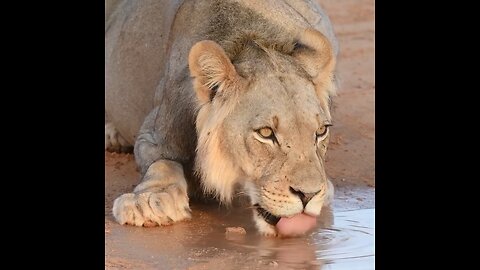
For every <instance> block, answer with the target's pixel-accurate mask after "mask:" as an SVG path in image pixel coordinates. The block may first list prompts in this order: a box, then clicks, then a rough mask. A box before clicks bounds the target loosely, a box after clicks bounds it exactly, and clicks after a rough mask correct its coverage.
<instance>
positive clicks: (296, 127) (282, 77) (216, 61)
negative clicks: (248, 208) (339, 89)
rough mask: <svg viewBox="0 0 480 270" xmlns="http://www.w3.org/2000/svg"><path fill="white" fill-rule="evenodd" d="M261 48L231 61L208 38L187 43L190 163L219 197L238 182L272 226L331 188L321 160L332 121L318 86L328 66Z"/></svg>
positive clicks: (260, 221) (312, 209)
mask: <svg viewBox="0 0 480 270" xmlns="http://www.w3.org/2000/svg"><path fill="white" fill-rule="evenodd" d="M315 32H316V31H315ZM317 33H318V32H316V33H315V34H316V35H317V36H316V37H318V36H319V35H318V34H317ZM320 35H321V34H320ZM319 37H323V36H319ZM322 40H324V39H322ZM260 49H261V50H263V51H264V52H266V56H267V57H268V58H265V59H261V57H254V59H253V60H252V59H250V60H249V59H248V58H246V59H243V60H238V61H235V62H233V63H232V62H231V61H230V59H229V58H228V57H227V56H226V54H225V53H224V52H223V50H222V49H221V47H220V46H218V45H217V44H216V43H214V42H211V41H203V42H200V43H197V45H195V46H194V47H193V48H192V51H191V54H190V59H189V60H190V69H191V72H192V75H193V76H194V77H195V81H194V86H195V89H196V91H197V96H198V98H199V105H200V107H199V112H198V117H197V132H198V146H197V159H196V160H197V163H196V164H197V171H198V172H199V173H200V175H201V177H202V180H203V185H204V187H205V189H206V191H211V192H215V193H216V194H217V195H218V197H219V198H220V199H221V200H223V201H229V200H230V199H231V197H232V193H233V190H234V186H235V184H240V185H242V186H243V187H244V188H245V190H246V193H247V194H248V195H249V196H250V198H251V202H252V205H254V206H256V209H255V214H254V217H255V221H256V224H257V227H258V228H259V230H260V231H261V232H262V233H264V234H276V232H275V224H276V222H278V220H279V219H280V218H281V217H290V216H293V215H296V214H299V213H302V212H304V213H306V214H308V215H312V216H317V215H319V214H320V211H321V209H322V206H323V204H324V202H325V199H326V197H327V194H330V193H331V192H332V191H333V190H331V188H332V187H331V185H330V184H329V181H328V179H327V176H326V173H325V166H324V164H325V153H326V150H327V145H328V138H329V134H330V133H329V126H330V125H331V119H330V112H329V107H328V100H325V99H324V97H326V98H327V99H328V95H329V93H326V94H325V93H324V91H328V90H330V89H329V88H328V87H331V72H332V71H331V70H330V71H329V72H327V73H322V72H316V75H317V76H321V75H322V74H323V76H327V78H321V79H318V78H317V77H314V76H312V74H311V71H312V70H311V69H312V67H311V66H308V64H309V63H308V62H307V63H305V62H302V60H304V59H305V57H306V55H305V54H302V55H296V54H295V52H294V53H292V54H289V55H285V54H282V53H278V52H275V51H274V50H269V49H267V48H260ZM323 52H325V51H323ZM310 53H312V52H311V51H310ZM257 56H258V55H257ZM310 57H311V58H314V57H315V51H314V50H313V53H312V55H310ZM309 60H310V59H309ZM314 60H315V61H313V62H314V63H315V65H318V62H319V59H314ZM265 61H266V62H267V63H266V64H265V63H264V62H265ZM325 66H326V65H324V66H322V68H325ZM327 67H328V68H331V67H330V66H327ZM309 68H310V70H309ZM325 82H329V83H325Z"/></svg>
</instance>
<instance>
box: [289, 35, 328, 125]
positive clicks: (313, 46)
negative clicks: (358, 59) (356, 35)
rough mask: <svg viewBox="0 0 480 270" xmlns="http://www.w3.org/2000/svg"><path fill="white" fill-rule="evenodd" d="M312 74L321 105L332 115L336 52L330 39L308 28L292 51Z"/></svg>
mask: <svg viewBox="0 0 480 270" xmlns="http://www.w3.org/2000/svg"><path fill="white" fill-rule="evenodd" d="M292 56H293V57H295V58H296V59H297V60H298V61H299V62H300V64H301V65H302V66H303V68H304V69H305V71H306V72H307V73H308V74H309V75H310V76H311V78H312V80H313V82H314V84H315V88H316V91H317V95H318V97H319V98H320V101H321V103H322V104H321V105H322V107H323V108H324V110H325V111H326V113H327V114H328V117H330V106H329V101H330V97H331V96H333V95H335V91H336V85H335V80H334V71H335V54H334V51H333V48H332V46H331V43H330V41H329V40H328V39H327V38H326V37H325V36H324V35H323V34H322V33H320V32H319V31H317V30H315V29H312V28H310V29H306V30H305V31H304V32H303V33H301V34H300V35H299V37H298V42H297V44H296V46H295V49H294V51H293V53H292Z"/></svg>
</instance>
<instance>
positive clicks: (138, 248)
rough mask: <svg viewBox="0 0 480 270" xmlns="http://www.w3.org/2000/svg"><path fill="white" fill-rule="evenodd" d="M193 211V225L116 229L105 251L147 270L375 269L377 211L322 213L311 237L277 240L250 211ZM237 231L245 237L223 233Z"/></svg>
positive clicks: (208, 207)
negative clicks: (265, 234)
mask: <svg viewBox="0 0 480 270" xmlns="http://www.w3.org/2000/svg"><path fill="white" fill-rule="evenodd" d="M191 208H192V210H193V215H194V217H193V218H192V220H191V221H189V222H180V223H178V224H175V225H174V226H165V227H154V228H139V227H133V226H120V225H118V226H113V225H112V230H111V232H110V234H109V236H110V237H109V238H108V241H109V242H108V243H107V244H106V249H107V248H108V250H109V251H112V250H114V251H115V252H121V253H120V254H122V255H121V256H122V258H123V257H127V258H130V259H131V260H135V261H140V262H145V263H147V264H148V265H149V266H151V268H149V269H191V270H199V269H222V270H223V269H226V270H229V269H232V270H233V269H234V270H237V269H277V270H278V269H321V270H347V269H348V270H357V269H359V270H362V269H368V270H370V269H375V262H374V260H375V244H374V239H375V225H374V223H375V209H363V210H355V211H340V212H339V211H335V212H334V214H332V211H331V210H329V209H324V210H323V211H322V216H321V217H319V220H318V221H319V226H318V228H317V229H316V230H315V231H314V232H313V233H311V234H310V235H308V236H306V237H299V238H286V239H278V238H271V237H262V236H260V235H259V234H258V233H257V232H256V229H255V228H254V224H253V222H252V209H250V208H249V207H248V206H247V207H242V206H238V207H232V208H229V209H225V208H222V207H219V206H218V205H217V204H198V203H196V204H192V205H191ZM237 226H240V227H243V228H245V230H246V231H247V234H245V235H241V234H225V229H226V228H227V227H237ZM220 266H221V267H220ZM132 268H133V269H145V268H148V267H144V266H138V267H136V266H135V267H132Z"/></svg>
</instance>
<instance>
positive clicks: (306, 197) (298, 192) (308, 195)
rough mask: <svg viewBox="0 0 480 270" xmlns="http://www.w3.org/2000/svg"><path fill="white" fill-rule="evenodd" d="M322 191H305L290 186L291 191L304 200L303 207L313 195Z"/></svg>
mask: <svg viewBox="0 0 480 270" xmlns="http://www.w3.org/2000/svg"><path fill="white" fill-rule="evenodd" d="M320 191H321V190H319V191H316V192H312V193H305V192H302V191H301V190H297V189H294V188H292V187H290V192H292V193H293V194H295V195H297V196H298V197H300V200H301V201H302V204H303V208H305V207H306V206H307V203H308V202H309V201H310V200H311V199H312V198H313V196H315V195H317V194H318V193H319V192H320Z"/></svg>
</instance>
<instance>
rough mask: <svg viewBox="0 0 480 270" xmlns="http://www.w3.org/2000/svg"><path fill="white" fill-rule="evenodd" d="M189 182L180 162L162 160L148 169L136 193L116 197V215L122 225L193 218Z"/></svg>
mask: <svg viewBox="0 0 480 270" xmlns="http://www.w3.org/2000/svg"><path fill="white" fill-rule="evenodd" d="M190 212H191V210H190V206H189V204H188V195H187V182H186V180H185V176H184V174H183V167H182V165H181V164H179V163H178V162H174V161H169V160H164V159H163V160H162V159H161V160H158V161H156V162H154V163H153V164H152V165H150V167H149V168H148V170H147V172H146V173H145V176H144V177H143V180H142V183H140V184H139V185H138V186H137V187H136V188H135V189H134V191H133V193H125V194H123V195H121V196H120V197H118V198H117V199H115V201H114V203H113V216H114V217H115V219H116V220H117V221H118V222H119V223H120V224H129V225H135V226H146V227H147V226H157V225H168V224H172V223H174V222H177V221H181V220H185V219H190V218H191V214H190Z"/></svg>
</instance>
